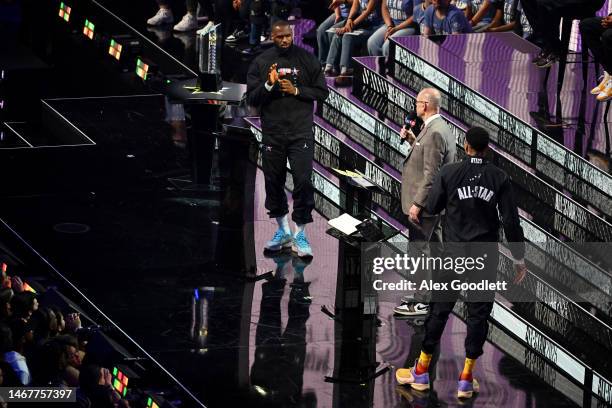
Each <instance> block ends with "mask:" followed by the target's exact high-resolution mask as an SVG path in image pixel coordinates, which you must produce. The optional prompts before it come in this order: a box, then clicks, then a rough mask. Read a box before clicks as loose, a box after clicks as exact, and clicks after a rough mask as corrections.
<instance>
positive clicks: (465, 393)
mask: <svg viewBox="0 0 612 408" xmlns="http://www.w3.org/2000/svg"><path fill="white" fill-rule="evenodd" d="M473 384H474V385H473V387H474V390H473V391H459V390H457V398H472V397H473V396H474V394H478V392H479V391H480V385H479V384H478V381H476V380H474V383H473Z"/></svg>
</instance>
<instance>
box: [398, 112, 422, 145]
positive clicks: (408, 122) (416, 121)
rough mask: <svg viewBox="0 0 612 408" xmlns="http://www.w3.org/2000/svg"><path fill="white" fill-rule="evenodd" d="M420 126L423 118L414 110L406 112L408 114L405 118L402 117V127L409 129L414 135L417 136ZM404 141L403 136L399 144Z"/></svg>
mask: <svg viewBox="0 0 612 408" xmlns="http://www.w3.org/2000/svg"><path fill="white" fill-rule="evenodd" d="M422 126H423V120H422V119H421V118H419V116H418V115H417V113H416V111H410V112H408V116H406V118H405V119H404V127H405V128H406V130H411V131H412V133H414V135H415V136H418V135H419V133H421V127H422ZM405 141H406V139H405V138H403V139H402V140H401V142H400V145H402V144H404V142H405Z"/></svg>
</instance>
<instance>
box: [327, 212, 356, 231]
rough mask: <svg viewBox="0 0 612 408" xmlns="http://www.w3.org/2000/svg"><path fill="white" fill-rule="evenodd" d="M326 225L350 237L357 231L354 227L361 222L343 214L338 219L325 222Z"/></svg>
mask: <svg viewBox="0 0 612 408" xmlns="http://www.w3.org/2000/svg"><path fill="white" fill-rule="evenodd" d="M327 223H328V224H329V225H330V226H332V227H334V228H335V229H337V230H338V231H340V232H342V233H343V234H345V235H351V234H352V233H354V232H356V231H357V228H356V227H357V225H359V224H361V221H359V220H358V219H357V218H355V217H351V216H350V215H349V214H346V213H344V214H342V215H341V216H339V217H338V218H334V219H332V220H329V221H327Z"/></svg>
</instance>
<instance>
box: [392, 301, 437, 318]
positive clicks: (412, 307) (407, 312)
mask: <svg viewBox="0 0 612 408" xmlns="http://www.w3.org/2000/svg"><path fill="white" fill-rule="evenodd" d="M393 312H394V313H395V314H398V315H402V316H422V315H426V314H427V312H429V305H427V304H425V303H417V302H413V303H404V304H403V305H401V306H396V307H395V308H394V309H393Z"/></svg>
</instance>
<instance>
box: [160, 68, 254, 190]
mask: <svg viewBox="0 0 612 408" xmlns="http://www.w3.org/2000/svg"><path fill="white" fill-rule="evenodd" d="M158 91H159V92H161V93H163V94H165V95H166V96H167V97H168V98H169V100H170V102H174V103H182V104H183V105H184V106H185V112H186V114H187V115H189V116H190V117H191V128H189V129H188V130H187V139H188V145H189V152H190V155H191V174H190V176H189V177H187V178H175V179H170V181H171V182H172V183H173V184H174V185H175V186H176V187H177V188H180V189H181V190H198V191H201V190H211V189H212V187H211V186H210V176H211V173H212V164H213V163H212V162H213V153H214V149H215V140H216V139H217V138H219V137H221V136H222V135H223V131H222V126H221V115H222V113H223V109H224V108H226V107H227V105H238V104H240V101H241V100H242V95H244V93H245V92H246V85H244V84H238V83H233V82H225V81H223V82H222V87H221V89H220V90H219V91H218V92H205V91H202V90H201V89H200V87H199V79H198V78H187V79H185V78H168V79H167V80H166V81H165V82H164V83H162V84H160V86H159V89H158Z"/></svg>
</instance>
